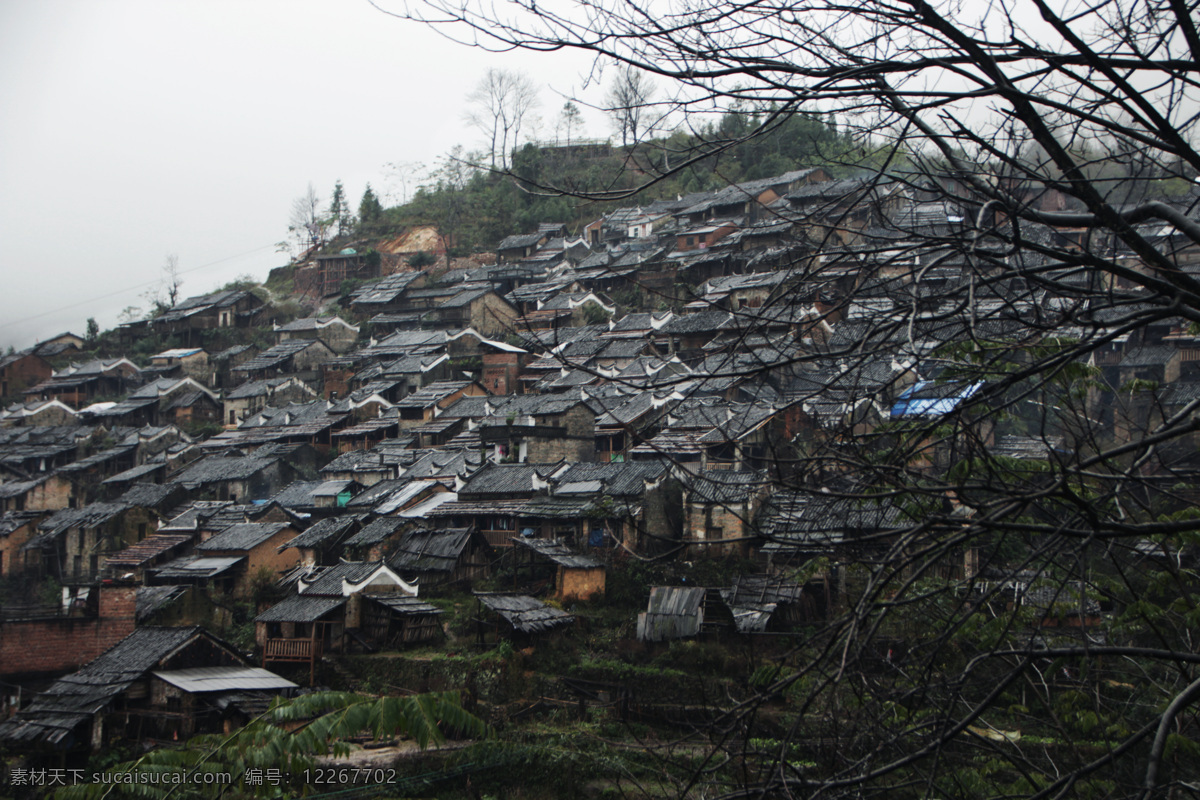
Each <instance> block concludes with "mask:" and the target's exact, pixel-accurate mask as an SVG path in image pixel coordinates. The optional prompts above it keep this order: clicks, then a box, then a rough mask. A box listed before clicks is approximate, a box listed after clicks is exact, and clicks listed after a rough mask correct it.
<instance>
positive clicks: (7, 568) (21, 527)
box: [0, 511, 45, 578]
mask: <svg viewBox="0 0 1200 800" xmlns="http://www.w3.org/2000/svg"><path fill="white" fill-rule="evenodd" d="M44 516H45V514H44V513H43V512H40V511H5V512H4V513H2V514H0V577H4V578H11V577H13V576H14V575H19V574H21V573H23V572H24V571H25V557H24V552H23V548H24V546H25V543H26V542H28V541H29V540H30V539H32V538H33V537H34V536H36V535H37V524H38V522H40V521H41V520H42V518H43V517H44Z"/></svg>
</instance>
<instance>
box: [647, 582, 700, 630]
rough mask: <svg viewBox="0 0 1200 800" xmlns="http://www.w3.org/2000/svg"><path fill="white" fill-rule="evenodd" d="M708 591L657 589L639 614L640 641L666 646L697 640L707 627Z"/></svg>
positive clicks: (677, 588)
mask: <svg viewBox="0 0 1200 800" xmlns="http://www.w3.org/2000/svg"><path fill="white" fill-rule="evenodd" d="M704 596H705V590H704V589H702V588H700V587H698V586H655V587H652V588H651V589H650V602H649V604H648V605H647V606H646V610H645V611H643V612H642V613H640V614H638V622H637V638H638V640H639V641H642V642H665V641H668V640H670V639H685V638H687V637H690V636H698V635H699V634H700V627H701V626H702V625H703V624H704Z"/></svg>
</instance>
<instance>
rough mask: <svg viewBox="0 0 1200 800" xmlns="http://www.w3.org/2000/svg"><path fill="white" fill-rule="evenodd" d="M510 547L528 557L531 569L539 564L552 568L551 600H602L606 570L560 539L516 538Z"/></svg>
mask: <svg viewBox="0 0 1200 800" xmlns="http://www.w3.org/2000/svg"><path fill="white" fill-rule="evenodd" d="M513 544H515V545H517V548H516V551H517V552H523V553H526V554H528V556H529V562H530V566H531V568H532V567H533V566H534V565H536V564H537V563H538V562H541V563H543V564H544V563H549V564H551V565H553V567H554V597H555V598H557V599H558V600H562V601H567V600H590V599H592V598H594V597H599V598H603V597H604V590H605V576H606V568H605V566H604V564H603V563H602V562H600V561H597V560H596V559H594V558H590V557H589V556H584V555H580V554H578V553H576V552H575V551H573V550H571V548H569V547H567V546H566V544H564V543H563V542H562V541H561V540H560V539H534V538H529V537H515V538H514V539H513ZM531 572H533V570H532V569H531Z"/></svg>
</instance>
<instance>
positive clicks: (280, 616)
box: [254, 593, 346, 622]
mask: <svg viewBox="0 0 1200 800" xmlns="http://www.w3.org/2000/svg"><path fill="white" fill-rule="evenodd" d="M345 604H346V600H345V598H341V597H313V596H310V595H308V594H307V593H306V594H294V595H291V596H290V597H287V598H285V599H284V600H282V601H280V602H278V603H276V604H275V605H273V606H271V607H270V608H268V609H267V610H266V611H264V612H263V613H261V614H259V615H258V616H257V617H255V618H254V621H255V622H313V621H314V620H318V619H320V618H321V617H323V616H325V615H326V614H328V613H330V612H331V611H334V610H335V609H338V608H341V607H342V606H344V605H345Z"/></svg>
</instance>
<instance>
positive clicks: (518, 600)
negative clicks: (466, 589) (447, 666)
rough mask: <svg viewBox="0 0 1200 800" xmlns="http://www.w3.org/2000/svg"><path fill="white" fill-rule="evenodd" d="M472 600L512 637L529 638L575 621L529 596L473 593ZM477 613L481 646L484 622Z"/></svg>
mask: <svg viewBox="0 0 1200 800" xmlns="http://www.w3.org/2000/svg"><path fill="white" fill-rule="evenodd" d="M475 597H476V598H477V599H478V600H479V603H480V605H482V606H483V607H485V608H487V609H488V610H489V611H491V612H493V613H494V614H496V615H497V616H498V617H499V618H500V619H501V620H502V621H503V623H504V624H505V625H506V626H507V627H509V628H510V629H511V634H510V635H512V636H513V637H514V638H522V639H531V638H534V637H538V636H542V635H545V634H548V633H552V632H554V631H557V630H561V629H562V628H565V627H566V626H568V625H572V624H574V622H575V617H574V616H573V615H571V614H568V613H567V612H565V611H560V610H559V609H557V608H554V607H552V606H548V605H546V604H545V603H543V602H542V601H541V600H538V599H536V598H534V597H530V596H529V595H525V594H498V593H491V592H487V593H485V592H476V593H475ZM480 612H481V613H480V614H479V617H478V623H479V627H478V631H479V641H480V643H482V642H483V640H484V626H485V620H484V616H483V613H482V609H480Z"/></svg>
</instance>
